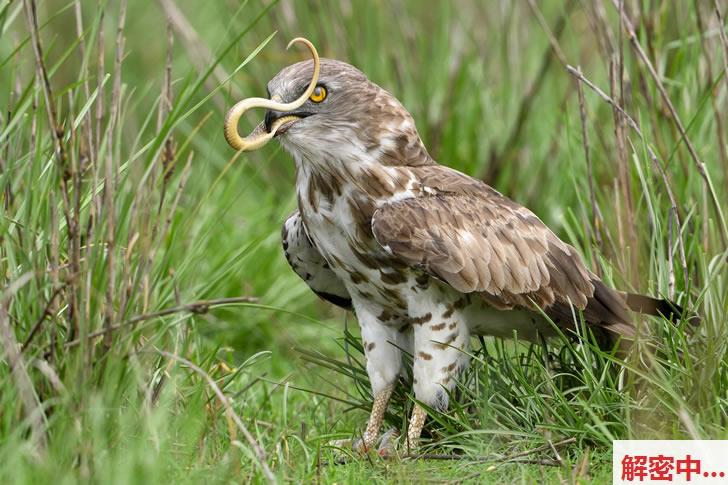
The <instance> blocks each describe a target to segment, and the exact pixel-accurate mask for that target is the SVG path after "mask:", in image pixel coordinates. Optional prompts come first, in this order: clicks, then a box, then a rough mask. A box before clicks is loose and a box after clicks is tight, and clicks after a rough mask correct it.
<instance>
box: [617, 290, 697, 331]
mask: <svg viewBox="0 0 728 485" xmlns="http://www.w3.org/2000/svg"><path fill="white" fill-rule="evenodd" d="M624 297H625V303H626V304H627V306H628V307H629V309H630V310H632V311H633V312H637V313H642V314H645V315H654V316H663V317H665V318H667V319H669V320H670V321H671V322H676V321H678V320H679V319H681V318H683V317H685V316H686V315H685V310H684V309H683V307H681V306H680V305H678V304H677V303H675V302H673V301H670V300H662V299H658V298H652V297H650V296H646V295H639V294H637V293H624ZM688 322H690V323H691V324H692V325H698V324H700V317H699V316H698V315H691V316H689V317H688Z"/></svg>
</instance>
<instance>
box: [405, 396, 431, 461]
mask: <svg viewBox="0 0 728 485" xmlns="http://www.w3.org/2000/svg"><path fill="white" fill-rule="evenodd" d="M426 417H427V411H425V408H423V407H422V406H420V405H419V404H417V403H415V406H414V408H413V409H412V416H411V417H410V422H409V428H407V453H412V452H413V451H415V450H416V449H417V442H418V441H419V440H420V434H422V428H423V427H424V425H425V418H426Z"/></svg>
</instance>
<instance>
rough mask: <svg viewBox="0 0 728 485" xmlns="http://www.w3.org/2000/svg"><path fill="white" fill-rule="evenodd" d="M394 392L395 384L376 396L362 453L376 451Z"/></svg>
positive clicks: (361, 448) (362, 443)
mask: <svg viewBox="0 0 728 485" xmlns="http://www.w3.org/2000/svg"><path fill="white" fill-rule="evenodd" d="M393 390H394V384H390V385H389V386H387V387H385V388H384V389H382V390H380V391H379V392H377V393H376V394H374V402H373V403H372V412H371V413H370V414H369V422H368V423H367V428H366V430H364V437H363V439H362V441H361V444H360V451H363V452H364V453H366V452H368V451H369V450H371V449H374V445H375V444H376V442H377V437H378V436H379V428H381V426H382V421H383V420H384V413H385V412H386V411H387V404H389V398H390V396H391V395H392V391H393Z"/></svg>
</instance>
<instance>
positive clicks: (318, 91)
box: [308, 84, 326, 103]
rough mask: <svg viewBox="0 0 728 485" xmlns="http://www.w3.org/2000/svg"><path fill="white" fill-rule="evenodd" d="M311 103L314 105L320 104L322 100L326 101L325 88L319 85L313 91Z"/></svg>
mask: <svg viewBox="0 0 728 485" xmlns="http://www.w3.org/2000/svg"><path fill="white" fill-rule="evenodd" d="M308 99H310V100H311V101H313V102H314V103H320V102H321V101H323V100H324V99H326V88H325V87H323V86H321V85H320V84H319V85H318V86H316V88H315V89H314V90H313V94H312V95H311V97H310V98H308Z"/></svg>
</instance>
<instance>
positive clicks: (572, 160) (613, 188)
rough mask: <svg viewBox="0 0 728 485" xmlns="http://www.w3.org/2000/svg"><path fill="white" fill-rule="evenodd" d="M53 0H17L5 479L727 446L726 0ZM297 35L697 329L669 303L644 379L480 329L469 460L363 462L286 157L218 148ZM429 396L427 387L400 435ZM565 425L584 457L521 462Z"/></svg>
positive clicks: (440, 448) (296, 478)
mask: <svg viewBox="0 0 728 485" xmlns="http://www.w3.org/2000/svg"><path fill="white" fill-rule="evenodd" d="M38 3H39V4H40V5H38V6H37V7H36V6H35V2H33V1H31V0H22V1H21V0H0V106H3V110H2V113H0V203H2V212H0V348H1V349H3V352H2V353H0V355H2V357H1V358H0V359H2V360H0V481H2V482H9V483H10V482H12V483H24V482H44V483H45V482H49V481H53V482H55V483H76V482H98V483H139V482H144V483H156V482H159V483H169V482H191V483H199V482H201V481H203V480H204V481H205V482H207V483H224V482H259V481H265V480H266V477H267V476H268V475H267V474H268V473H269V471H270V474H272V475H274V476H275V477H276V479H277V480H278V481H281V482H283V481H292V482H324V483H328V482H337V483H362V482H363V481H365V480H367V479H371V480H372V481H387V480H391V481H401V482H417V483H419V482H460V481H462V482H473V483H481V482H483V481H492V482H516V481H521V482H532V481H536V480H542V481H559V480H560V481H579V482H588V481H594V482H596V483H600V482H603V481H605V480H608V477H609V475H610V473H611V470H610V462H611V448H610V445H611V440H612V439H615V438H637V437H642V438H656V437H665V438H699V437H700V438H723V439H726V438H728V434H726V431H725V429H726V421H725V420H726V416H727V415H728V349H726V345H728V338H727V337H728V325H727V324H726V322H727V321H728V296H726V295H728V276H727V275H728V272H726V269H725V264H726V256H727V253H726V249H727V246H726V242H725V241H726V237H728V234H726V229H725V221H726V220H725V218H724V214H723V212H725V211H726V210H728V204H726V200H728V198H727V194H728V192H727V188H728V156H727V154H726V152H727V151H728V146H727V145H726V139H727V138H728V131H727V129H726V119H725V118H726V113H727V112H728V109H726V108H728V100H727V97H728V78H726V74H727V73H728V41H727V40H726V30H725V18H723V20H719V17H718V15H717V13H716V6H720V8H721V9H722V13H723V15H724V16H725V15H726V14H727V13H728V8H726V5H725V4H724V3H722V2H720V1H718V2H715V3H714V2H713V1H712V0H710V1H704V2H701V1H696V2H691V1H680V0H673V1H670V2H652V1H647V0H643V1H628V2H625V3H626V7H627V8H626V10H625V11H624V15H625V17H626V20H624V21H622V22H620V12H619V10H618V9H617V8H615V7H614V6H613V5H612V2H608V1H604V2H594V4H592V2H580V1H567V2H561V1H548V2H545V1H544V2H530V1H527V0H522V1H518V2H495V1H493V2H478V1H466V0H462V1H458V2H452V3H450V2H436V3H434V4H428V2H419V1H414V0H412V1H409V0H401V1H397V2H383V1H364V0H350V1H342V2H323V1H299V2H292V1H279V2H265V3H263V2H257V1H244V2H231V1H227V0H215V1H208V2H205V7H204V8H200V4H199V3H198V2H194V1H192V0H179V1H176V2H175V1H173V0H159V1H158V2H156V3H154V2H142V1H139V0H132V1H131V2H129V3H128V5H126V2H121V1H117V2H99V3H98V4H97V3H96V2H80V1H76V2H74V1H68V0H48V1H46V2H38ZM433 5H434V6H433ZM535 5H538V7H535ZM697 6H699V9H698V8H697ZM628 24H629V25H628ZM631 29H634V33H635V36H634V37H632V36H630V35H628V33H629V31H630V30H631ZM297 35H305V36H306V37H308V38H309V39H311V40H312V41H313V42H314V43H315V44H316V45H317V46H318V47H319V49H320V52H322V54H324V55H326V56H328V57H335V58H339V59H343V60H347V61H349V62H351V63H353V64H355V65H357V66H358V67H360V68H361V69H362V70H364V71H365V72H366V73H367V74H368V75H369V77H370V78H371V79H372V80H374V81H375V82H377V83H378V84H380V85H382V86H384V87H386V88H387V89H389V90H390V91H392V92H393V93H395V94H396V95H397V96H398V97H399V98H400V99H401V100H402V101H403V102H404V104H405V106H407V108H408V109H409V110H410V111H411V112H412V113H413V115H414V116H415V119H416V120H417V123H418V127H419V129H420V132H421V134H422V136H423V138H424V140H425V142H426V144H427V146H428V147H430V149H431V150H430V151H431V153H432V154H433V156H435V158H436V159H438V160H439V161H441V162H442V163H445V164H448V165H451V166H454V167H456V168H459V169H461V170H463V171H466V172H468V173H471V174H474V175H476V176H480V177H483V178H484V180H486V181H487V182H489V183H491V184H492V185H494V186H495V187H497V188H498V189H500V190H501V191H503V192H504V193H506V194H508V195H509V196H511V197H513V198H514V199H516V200H518V201H519V202H522V203H524V204H526V205H528V206H529V207H530V208H532V209H533V210H534V211H535V212H536V213H537V214H538V215H539V216H540V217H541V218H542V219H543V220H544V221H545V222H546V223H547V224H549V225H550V226H551V227H552V228H553V229H554V230H555V231H557V233H559V234H560V235H561V236H562V237H564V238H565V239H566V240H567V241H569V242H571V243H572V244H574V245H575V246H576V247H578V248H579V249H580V251H581V252H582V254H583V255H584V256H585V258H586V259H587V260H588V262H589V264H590V266H591V267H592V268H593V269H594V270H595V271H596V272H598V273H600V274H601V275H603V276H604V278H605V280H607V281H609V282H610V283H613V284H614V285H615V286H617V287H619V288H622V289H634V290H638V291H641V292H645V293H649V294H653V295H665V296H669V297H671V298H673V299H675V300H676V301H678V302H679V303H680V304H681V305H683V306H685V307H686V308H689V309H691V310H694V311H697V312H699V313H700V314H701V315H702V317H703V323H702V325H701V327H699V328H697V329H692V328H690V326H689V325H688V324H687V323H686V322H680V323H679V324H678V325H676V326H673V325H671V324H670V323H669V322H665V321H662V320H658V319H650V320H649V321H646V322H645V323H646V326H645V328H646V333H648V334H649V336H648V337H647V338H646V339H645V340H646V342H645V343H644V345H643V347H644V349H643V352H642V354H641V356H640V358H638V359H632V360H630V361H629V362H627V363H626V366H627V367H628V368H630V369H631V372H628V373H626V374H625V373H624V372H623V371H622V372H620V370H621V369H623V368H624V365H623V363H620V362H618V359H617V358H616V357H615V356H614V355H612V354H608V353H604V352H600V351H599V350H597V349H595V348H594V346H593V345H591V344H590V343H588V342H587V343H584V344H581V345H576V344H573V343H568V342H558V341H557V342H551V343H549V345H548V346H546V345H532V346H528V345H524V344H518V343H514V342H503V341H491V340H483V341H480V342H477V341H476V342H474V345H473V348H474V349H475V350H474V351H473V352H474V360H473V366H472V368H471V369H470V370H469V371H468V372H467V374H466V375H464V376H463V378H462V381H461V383H460V385H459V387H458V390H457V394H458V398H457V400H456V403H455V404H454V405H453V406H452V409H451V410H450V411H448V412H447V413H446V414H433V415H432V417H431V420H430V423H429V425H428V427H427V431H426V437H425V447H424V451H425V452H428V453H431V454H445V453H459V454H460V455H461V457H462V458H464V459H462V460H457V461H440V460H418V461H413V460H403V461H398V460H393V461H392V460H390V461H383V460H379V459H375V458H368V457H363V458H362V457H353V458H351V459H350V460H349V461H348V463H347V464H343V465H342V464H337V460H338V459H339V458H340V456H341V452H337V451H336V450H332V449H331V448H330V447H327V446H326V443H327V442H328V441H329V440H331V439H336V438H346V437H350V436H352V435H356V434H357V433H360V432H361V431H362V429H363V424H364V422H365V419H366V415H367V410H368V400H369V395H368V393H369V390H368V387H367V383H366V376H365V374H364V373H363V372H362V365H363V358H362V354H361V349H360V347H359V344H358V340H357V334H358V333H357V330H356V322H355V320H354V319H353V317H352V315H347V314H344V313H341V312H338V311H334V310H332V309H331V308H330V307H329V306H327V305H325V304H323V303H321V302H320V301H318V300H317V299H316V298H315V297H314V296H313V295H312V294H311V293H310V292H309V291H308V290H307V288H306V287H305V285H304V284H303V283H302V282H301V281H299V280H298V279H297V278H296V277H295V275H294V274H293V273H292V272H291V271H289V270H288V268H287V266H286V263H285V261H284V259H283V255H282V251H281V250H280V246H279V228H280V224H281V222H282V221H283V219H284V217H285V216H286V215H287V214H288V213H289V212H290V211H291V210H292V209H293V208H294V204H295V196H294V173H293V167H292V163H291V161H290V159H289V157H288V156H287V155H286V154H285V153H284V152H282V151H281V150H280V149H279V148H278V147H277V146H274V144H271V146H269V147H266V149H264V150H262V151H261V152H258V153H255V154H252V155H242V156H236V155H235V154H234V153H233V152H232V151H231V149H230V148H229V147H228V146H227V145H226V144H225V142H224V140H223V137H222V118H223V115H224V113H225V110H226V108H227V107H229V106H231V105H232V104H233V103H234V102H235V101H237V100H238V99H240V98H241V97H243V96H250V95H258V96H260V95H262V94H263V93H264V92H265V83H266V82H267V80H268V79H270V77H271V76H272V75H273V74H275V73H276V72H277V71H278V70H279V69H280V68H282V67H283V66H285V65H287V64H289V63H291V62H294V61H296V60H299V59H300V58H301V53H300V52H295V51H290V52H286V51H285V49H284V46H285V44H286V43H287V42H288V40H290V39H291V38H292V37H294V36H297ZM565 64H568V65H571V66H573V67H574V68H577V66H580V68H581V72H582V73H583V77H584V78H583V80H588V81H589V82H591V83H594V84H595V85H596V86H598V87H599V88H600V89H601V90H603V91H604V92H605V93H606V95H607V96H608V97H609V98H610V99H612V100H614V102H615V104H617V105H619V106H621V107H622V108H623V109H624V111H625V112H626V113H628V114H629V115H630V116H631V118H633V119H634V122H635V123H636V125H635V126H631V125H630V123H629V122H628V121H627V120H626V118H625V117H623V116H621V115H619V114H618V113H617V112H616V111H615V110H614V109H613V108H612V106H610V105H609V104H608V103H607V102H605V100H604V99H603V98H602V97H601V96H599V95H598V94H596V93H595V91H594V90H593V89H591V88H590V87H588V86H586V85H584V84H583V83H577V81H576V76H574V75H573V74H570V73H569V71H568V70H567V68H566V66H565ZM610 73H612V75H611V76H610ZM620 73H621V75H620ZM610 79H611V82H610ZM580 89H583V93H580V92H579V90H580ZM582 94H583V102H581V103H580V99H582ZM247 123H248V126H247V127H252V126H253V124H254V123H257V120H254V119H252V118H251V119H250V120H247ZM635 127H636V128H637V129H634V128H635ZM245 128H246V127H243V129H245ZM682 132H685V135H683V133H682ZM585 135H586V136H585ZM703 167H704V169H705V175H704V176H701V169H702V168H703ZM344 329H346V331H344ZM647 341H649V343H650V345H647V344H648V342H647ZM216 390H219V391H221V393H222V395H223V399H222V400H221V399H219V397H218V396H217V395H216V393H215V391H216ZM409 406H411V398H410V396H409V395H408V394H407V392H406V388H404V387H403V388H402V389H400V390H399V392H398V394H397V395H396V397H395V402H394V403H393V406H392V409H391V411H392V412H391V413H390V414H389V415H388V416H387V421H388V425H389V426H392V427H397V428H402V427H403V426H404V422H405V421H404V412H403V410H406V409H408V407H409ZM547 440H551V441H552V442H554V443H557V442H560V441H564V440H568V442H567V443H565V444H563V445H562V446H560V447H559V449H558V452H559V455H560V459H561V460H560V461H561V464H560V465H559V463H558V462H557V463H556V464H557V465H559V466H548V464H541V465H539V464H529V463H503V462H502V458H503V457H507V456H513V455H514V454H517V453H519V452H524V451H529V450H536V451H535V452H534V453H532V454H529V455H527V456H526V457H525V459H529V460H542V461H543V460H545V461H548V462H550V464H553V463H551V462H554V460H555V458H556V457H555V454H554V452H553V451H552V450H551V449H549V448H548V446H546V447H543V445H544V444H546V443H547ZM539 447H542V448H539ZM256 450H257V452H258V454H256ZM480 458H483V459H480ZM499 459H500V461H499ZM522 459H524V458H522Z"/></svg>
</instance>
